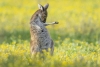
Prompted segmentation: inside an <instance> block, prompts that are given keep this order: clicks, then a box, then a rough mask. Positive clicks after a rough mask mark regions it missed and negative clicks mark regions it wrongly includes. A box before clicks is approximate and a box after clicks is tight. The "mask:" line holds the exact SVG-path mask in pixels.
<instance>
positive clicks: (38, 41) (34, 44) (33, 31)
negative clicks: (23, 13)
mask: <svg viewBox="0 0 100 67" xmlns="http://www.w3.org/2000/svg"><path fill="white" fill-rule="evenodd" d="M41 6H42V5H40V7H41ZM48 6H49V4H46V5H45V6H44V7H43V6H42V8H43V9H45V10H44V11H43V10H41V9H39V10H37V11H36V12H35V13H34V14H33V16H32V17H31V20H30V35H31V41H30V48H31V54H33V55H34V54H36V53H37V52H40V53H42V50H43V49H45V50H48V48H50V49H51V51H50V54H51V55H53V51H54V43H53V40H52V39H51V37H50V35H49V33H48V30H47V29H46V27H45V26H47V25H52V24H57V23H56V22H53V23H49V24H47V23H46V18H47V8H48Z"/></svg>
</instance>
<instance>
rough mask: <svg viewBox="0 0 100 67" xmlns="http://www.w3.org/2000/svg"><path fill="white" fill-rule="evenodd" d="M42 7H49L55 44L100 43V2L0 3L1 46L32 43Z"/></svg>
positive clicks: (3, 0) (2, 0)
mask: <svg viewBox="0 0 100 67" xmlns="http://www.w3.org/2000/svg"><path fill="white" fill-rule="evenodd" d="M38 3H39V4H42V5H45V4H46V3H49V8H48V18H47V22H53V21H58V22H59V24H58V25H54V26H48V27H47V28H48V30H49V32H50V35H51V37H52V38H53V40H55V41H56V40H58V39H59V38H61V40H62V41H63V40H64V39H65V38H70V39H71V40H81V41H86V42H89V43H91V42H93V43H99V42H100V19H99V18H100V4H99V3H100V2H99V0H63V1H61V0H20V1H19V0H0V43H3V42H7V43H11V42H12V41H16V42H19V41H22V40H28V41H30V32H29V28H30V26H29V22H30V18H31V16H32V14H33V13H34V12H35V11H36V10H37V9H38Z"/></svg>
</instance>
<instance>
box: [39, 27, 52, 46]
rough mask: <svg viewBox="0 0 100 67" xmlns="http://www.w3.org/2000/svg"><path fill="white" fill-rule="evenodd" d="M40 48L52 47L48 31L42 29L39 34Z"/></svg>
mask: <svg viewBox="0 0 100 67" xmlns="http://www.w3.org/2000/svg"><path fill="white" fill-rule="evenodd" d="M38 39H39V44H40V48H49V47H51V38H50V36H49V34H48V31H47V29H45V28H44V29H42V30H41V32H39V34H38Z"/></svg>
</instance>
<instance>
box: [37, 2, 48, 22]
mask: <svg viewBox="0 0 100 67" xmlns="http://www.w3.org/2000/svg"><path fill="white" fill-rule="evenodd" d="M48 6H49V4H46V5H45V6H42V5H40V4H38V7H39V14H38V16H39V18H40V20H41V21H42V22H43V23H45V22H46V18H47V14H48V13H47V9H48Z"/></svg>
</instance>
